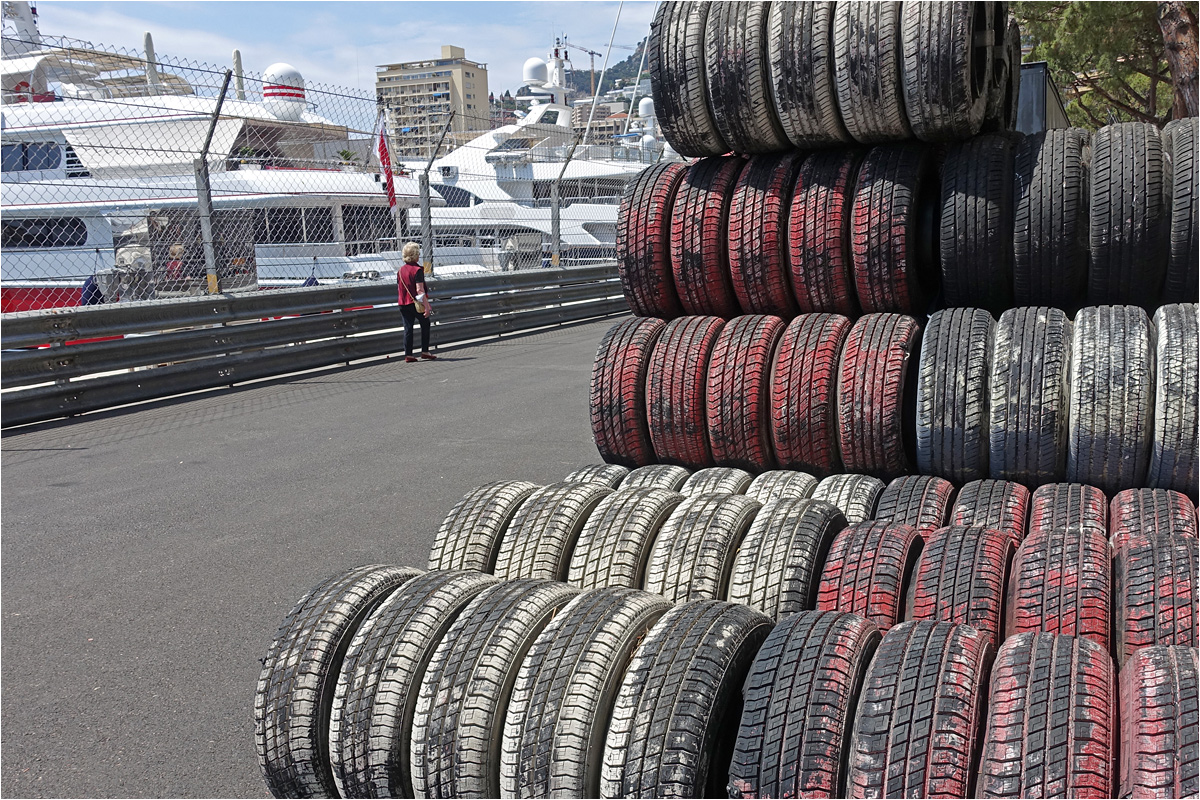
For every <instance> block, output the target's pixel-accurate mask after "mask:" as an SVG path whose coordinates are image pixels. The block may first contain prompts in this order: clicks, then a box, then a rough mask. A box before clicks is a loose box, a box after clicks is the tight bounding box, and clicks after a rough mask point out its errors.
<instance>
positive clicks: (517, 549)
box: [493, 483, 612, 581]
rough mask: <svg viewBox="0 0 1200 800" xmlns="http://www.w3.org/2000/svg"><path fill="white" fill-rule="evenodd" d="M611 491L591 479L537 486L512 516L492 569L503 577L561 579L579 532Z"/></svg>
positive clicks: (510, 578) (564, 573)
mask: <svg viewBox="0 0 1200 800" xmlns="http://www.w3.org/2000/svg"><path fill="white" fill-rule="evenodd" d="M610 494H612V489H609V488H607V487H605V486H600V485H599V484H595V483H552V484H550V485H549V486H543V487H542V488H541V489H538V490H537V491H536V492H534V493H533V494H531V495H530V496H529V499H528V500H526V501H525V502H524V503H523V504H522V505H521V508H520V510H518V511H517V515H516V516H515V517H513V521H512V524H511V525H509V527H508V533H506V534H505V535H504V540H503V541H502V542H501V543H500V551H499V552H498V553H497V554H496V569H495V570H494V572H493V574H494V575H495V576H496V577H498V578H500V579H501V580H507V581H511V580H516V579H518V578H536V579H538V580H543V581H561V580H564V579H565V578H566V577H567V569H568V567H569V566H570V564H571V551H572V550H574V548H575V541H576V540H577V539H578V538H579V532H580V531H582V530H583V525H584V523H586V522H587V519H588V516H589V515H590V514H591V513H592V511H593V510H594V509H595V508H596V506H597V505H598V504H599V503H600V501H601V500H603V499H604V498H605V497H607V496H608V495H610Z"/></svg>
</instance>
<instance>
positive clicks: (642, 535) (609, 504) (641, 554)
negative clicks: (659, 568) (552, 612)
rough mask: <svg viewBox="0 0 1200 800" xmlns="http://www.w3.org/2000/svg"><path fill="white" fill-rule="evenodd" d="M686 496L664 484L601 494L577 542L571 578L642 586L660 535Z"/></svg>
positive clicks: (586, 583)
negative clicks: (655, 541)
mask: <svg viewBox="0 0 1200 800" xmlns="http://www.w3.org/2000/svg"><path fill="white" fill-rule="evenodd" d="M681 502H683V495H681V494H677V493H675V492H668V491H665V490H663V489H620V490H618V491H615V492H613V493H612V494H610V495H609V496H608V497H606V498H604V499H603V500H601V501H600V504H599V505H597V506H596V509H595V510H594V511H593V512H592V513H591V515H590V516H589V517H588V519H587V522H586V523H585V524H584V526H583V530H582V531H581V532H580V534H579V540H578V541H577V542H576V543H575V548H574V550H573V551H572V553H571V565H570V568H569V569H568V571H567V583H569V584H572V585H573V586H578V587H580V588H581V589H600V588H603V587H605V586H628V587H629V588H631V589H639V588H641V586H642V582H643V581H644V580H645V576H646V562H647V561H648V560H649V559H650V548H652V547H653V546H654V539H655V537H656V536H658V532H659V530H660V529H661V528H662V526H663V523H665V522H666V521H667V518H668V517H669V516H671V512H672V511H674V510H675V507H676V506H678V505H679V504H680V503H681Z"/></svg>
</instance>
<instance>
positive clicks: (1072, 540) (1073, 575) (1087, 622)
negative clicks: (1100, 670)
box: [1004, 528, 1112, 653]
mask: <svg viewBox="0 0 1200 800" xmlns="http://www.w3.org/2000/svg"><path fill="white" fill-rule="evenodd" d="M1007 607H1008V610H1007V612H1006V619H1005V622H1004V630H1005V632H1006V635H1008V636H1013V635H1014V634H1018V633H1026V632H1033V633H1038V632H1045V633H1053V634H1056V635H1060V636H1078V637H1086V638H1088V639H1091V640H1092V641H1093V642H1095V643H1096V644H1097V645H1099V646H1100V647H1102V648H1104V652H1105V653H1107V652H1109V651H1110V649H1111V648H1110V647H1109V641H1110V637H1109V633H1110V628H1111V627H1112V560H1111V558H1110V553H1109V549H1108V540H1107V539H1105V538H1104V534H1103V533H1101V532H1100V531H1097V530H1094V529H1093V530H1084V529H1083V528H1058V529H1054V528H1050V529H1042V530H1039V531H1037V532H1036V533H1030V534H1029V535H1028V536H1026V537H1025V541H1023V542H1021V546H1020V547H1019V548H1017V555H1016V558H1014V559H1013V566H1012V575H1010V576H1009V579H1008V601H1007Z"/></svg>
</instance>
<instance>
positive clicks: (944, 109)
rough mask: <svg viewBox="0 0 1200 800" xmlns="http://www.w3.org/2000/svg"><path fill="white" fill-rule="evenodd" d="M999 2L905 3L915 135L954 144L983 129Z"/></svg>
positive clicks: (906, 69)
mask: <svg viewBox="0 0 1200 800" xmlns="http://www.w3.org/2000/svg"><path fill="white" fill-rule="evenodd" d="M994 5H996V4H995V3H966V2H951V3H930V2H908V3H904V4H903V5H902V12H901V25H902V27H903V31H904V33H903V37H902V38H903V40H904V61H903V67H902V69H903V77H904V81H903V86H904V110H905V112H906V113H907V115H908V123H909V125H911V126H912V132H913V135H914V136H916V137H917V138H918V139H922V140H924V141H926V142H953V141H960V140H962V139H969V138H970V137H972V136H974V135H975V134H977V133H979V127H980V125H982V124H983V116H984V112H985V111H986V110H987V101H988V89H989V86H988V84H989V80H990V79H991V77H992V59H993V57H994V55H993V47H992V46H991V45H989V44H986V43H985V41H984V40H985V38H986V37H987V35H988V34H990V33H992V31H993V22H994V21H993V19H992V13H993V6H994Z"/></svg>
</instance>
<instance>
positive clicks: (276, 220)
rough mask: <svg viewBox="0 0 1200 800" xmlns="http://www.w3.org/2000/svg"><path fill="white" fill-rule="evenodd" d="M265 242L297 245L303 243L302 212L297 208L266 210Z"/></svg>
mask: <svg viewBox="0 0 1200 800" xmlns="http://www.w3.org/2000/svg"><path fill="white" fill-rule="evenodd" d="M265 241H266V242H269V243H271V244H298V243H300V242H303V241H304V212H303V211H302V210H301V209H299V208H286V207H285V208H268V209H267V236H266V239H265Z"/></svg>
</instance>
